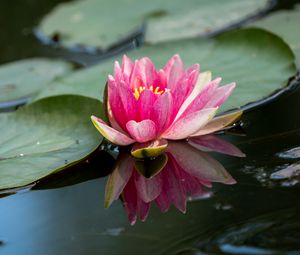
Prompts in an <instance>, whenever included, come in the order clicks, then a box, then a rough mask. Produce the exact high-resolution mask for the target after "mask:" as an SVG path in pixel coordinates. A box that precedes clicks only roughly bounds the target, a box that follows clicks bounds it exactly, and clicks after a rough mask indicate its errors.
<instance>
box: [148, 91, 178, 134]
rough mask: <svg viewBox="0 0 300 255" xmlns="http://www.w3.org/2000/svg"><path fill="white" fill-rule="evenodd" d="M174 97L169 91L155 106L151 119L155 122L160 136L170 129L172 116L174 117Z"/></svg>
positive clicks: (159, 98) (160, 97)
mask: <svg viewBox="0 0 300 255" xmlns="http://www.w3.org/2000/svg"><path fill="white" fill-rule="evenodd" d="M172 106H173V100H172V95H171V93H170V92H169V91H166V92H165V93H164V94H162V95H161V96H159V97H158V99H157V100H156V101H155V103H154V104H153V108H152V112H151V116H150V119H151V120H153V121H154V123H155V125H156V128H157V133H158V134H160V133H161V132H163V131H164V130H166V128H167V127H168V125H169V123H170V121H171V116H172V115H174V113H173V112H172V111H173V107H172Z"/></svg>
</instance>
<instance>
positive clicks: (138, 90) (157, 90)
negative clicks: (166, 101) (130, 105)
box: [133, 85, 166, 100]
mask: <svg viewBox="0 0 300 255" xmlns="http://www.w3.org/2000/svg"><path fill="white" fill-rule="evenodd" d="M145 89H146V86H139V87H137V88H135V89H134V91H133V95H134V97H135V99H136V100H138V99H139V98H140V95H141V93H142V92H143V91H144V90H145ZM147 89H149V90H150V91H152V92H153V93H154V94H157V95H162V94H163V93H165V91H166V89H160V87H155V88H154V87H153V85H151V86H149V87H148V88H147Z"/></svg>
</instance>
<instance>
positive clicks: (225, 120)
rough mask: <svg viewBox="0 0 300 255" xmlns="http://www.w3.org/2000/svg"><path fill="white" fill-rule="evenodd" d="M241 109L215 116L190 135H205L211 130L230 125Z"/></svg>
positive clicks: (240, 113)
mask: <svg viewBox="0 0 300 255" xmlns="http://www.w3.org/2000/svg"><path fill="white" fill-rule="evenodd" d="M242 113H243V112H242V111H235V112H231V113H228V114H224V115H222V116H219V117H216V118H214V119H212V120H211V121H210V122H208V123H207V124H206V125H205V126H204V127H202V128H201V129H200V130H198V131H197V132H196V133H194V134H192V135H191V136H192V137H194V136H200V135H207V134H211V133H213V132H216V131H219V130H222V129H223V128H225V127H226V126H229V125H231V124H232V123H234V122H235V121H236V120H237V119H238V118H240V117H241V115H242Z"/></svg>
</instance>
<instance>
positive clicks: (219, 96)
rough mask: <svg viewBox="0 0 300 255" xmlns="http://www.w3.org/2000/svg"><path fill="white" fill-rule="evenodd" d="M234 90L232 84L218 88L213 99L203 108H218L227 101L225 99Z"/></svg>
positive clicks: (233, 84)
mask: <svg viewBox="0 0 300 255" xmlns="http://www.w3.org/2000/svg"><path fill="white" fill-rule="evenodd" d="M234 88H235V83H234V82H233V83H230V84H227V85H224V86H222V87H219V88H218V89H217V90H216V92H215V93H214V95H213V97H212V98H211V99H210V100H209V101H208V103H207V104H206V105H205V107H219V106H220V105H222V104H223V103H224V102H225V101H226V100H227V98H228V97H229V96H230V94H231V92H232V91H233V89H234Z"/></svg>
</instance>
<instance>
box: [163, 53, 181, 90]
mask: <svg viewBox="0 0 300 255" xmlns="http://www.w3.org/2000/svg"><path fill="white" fill-rule="evenodd" d="M164 71H165V73H166V78H167V86H168V88H170V89H171V90H172V89H173V88H174V87H175V86H176V85H177V83H178V81H179V79H180V78H181V77H182V76H184V66H183V62H182V60H181V58H180V57H179V55H178V54H176V55H174V56H173V57H172V58H171V59H170V60H169V61H168V62H167V64H166V65H165V67H164Z"/></svg>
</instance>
